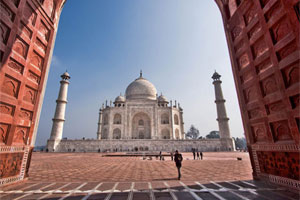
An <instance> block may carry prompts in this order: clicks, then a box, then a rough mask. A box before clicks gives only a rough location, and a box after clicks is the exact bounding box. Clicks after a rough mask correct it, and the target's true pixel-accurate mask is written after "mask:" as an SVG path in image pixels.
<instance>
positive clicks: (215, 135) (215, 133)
mask: <svg viewBox="0 0 300 200" xmlns="http://www.w3.org/2000/svg"><path fill="white" fill-rule="evenodd" d="M206 138H207V139H214V138H220V134H219V131H211V132H209V134H208V135H206Z"/></svg>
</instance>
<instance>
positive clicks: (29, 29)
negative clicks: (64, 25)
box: [0, 0, 64, 184]
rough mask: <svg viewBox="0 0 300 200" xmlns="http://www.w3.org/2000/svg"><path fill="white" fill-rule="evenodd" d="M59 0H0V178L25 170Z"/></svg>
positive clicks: (5, 180) (17, 176) (7, 178)
mask: <svg viewBox="0 0 300 200" xmlns="http://www.w3.org/2000/svg"><path fill="white" fill-rule="evenodd" d="M41 2H42V3H43V5H42V4H41ZM63 2H64V1H63V0H44V1H40V0H13V1H12V0H1V1H0V13H1V19H0V20H1V22H0V62H1V66H0V115H1V117H0V184H5V183H9V182H14V181H18V180H22V179H23V178H24V177H26V176H27V174H26V173H27V171H28V169H26V168H28V167H29V163H30V154H31V152H32V149H33V145H34V138H35V134H36V128H37V126H36V125H37V123H38V119H39V113H40V109H41V103H42V101H43V93H44V88H45V81H46V78H47V74H48V70H49V63H50V62H49V60H50V58H51V53H52V50H53V44H54V43H53V42H54V38H55V34H56V30H57V24H58V19H59V15H60V10H61V6H62V5H63Z"/></svg>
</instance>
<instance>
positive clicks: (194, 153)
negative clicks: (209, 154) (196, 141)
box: [192, 149, 196, 160]
mask: <svg viewBox="0 0 300 200" xmlns="http://www.w3.org/2000/svg"><path fill="white" fill-rule="evenodd" d="M192 150H193V156H194V160H195V159H196V150H195V149H192Z"/></svg>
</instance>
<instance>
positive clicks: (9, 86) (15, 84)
mask: <svg viewBox="0 0 300 200" xmlns="http://www.w3.org/2000/svg"><path fill="white" fill-rule="evenodd" d="M19 88H20V81H17V80H16V79H14V78H12V77H10V76H8V75H5V76H4V81H3V85H2V87H1V91H2V92H4V93H6V94H8V95H11V96H14V97H17V96H18V92H19Z"/></svg>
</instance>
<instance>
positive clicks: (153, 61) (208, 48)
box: [36, 0, 244, 145]
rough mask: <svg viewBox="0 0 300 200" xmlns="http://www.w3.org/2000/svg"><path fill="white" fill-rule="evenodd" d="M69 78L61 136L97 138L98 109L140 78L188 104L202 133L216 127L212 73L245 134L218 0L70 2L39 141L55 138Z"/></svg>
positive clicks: (239, 132)
mask: <svg viewBox="0 0 300 200" xmlns="http://www.w3.org/2000/svg"><path fill="white" fill-rule="evenodd" d="M66 69H67V70H68V72H69V73H70V75H71V80H70V85H69V93H68V104H67V110H66V122H65V127H64V133H63V137H68V138H82V137H85V138H95V137H96V131H97V120H98V111H99V108H100V106H101V105H102V103H104V102H105V100H106V99H107V100H114V98H115V97H116V96H117V95H119V94H120V93H122V94H124V92H125V89H126V87H127V86H128V85H129V84H130V83H131V82H132V81H133V80H134V79H135V78H137V77H138V76H139V71H140V69H142V70H143V74H144V77H145V78H147V79H148V80H149V81H151V82H152V83H153V84H154V85H155V86H156V88H157V91H158V92H159V94H160V93H161V92H162V93H163V94H164V95H165V96H166V97H167V98H168V99H169V100H173V101H174V100H177V101H178V102H180V104H181V106H182V107H183V109H184V122H185V131H187V130H188V129H189V127H190V126H191V124H193V125H195V126H196V128H198V129H199V130H200V134H201V135H202V136H205V135H206V134H208V133H209V132H210V131H211V130H218V124H217V121H216V117H217V114H216V106H215V103H214V99H215V97H214V87H213V84H212V79H211V76H212V74H213V72H214V70H215V69H216V70H217V71H218V72H219V73H220V74H221V75H222V78H221V79H222V81H223V83H222V87H223V94H224V97H225V99H226V108H227V114H228V117H229V118H230V124H229V125H230V129H231V134H232V136H234V137H241V136H243V133H244V131H243V127H242V122H241V117H240V110H239V106H238V101H237V95H236V92H235V85H234V81H233V75H232V70H231V64H230V58H229V54H228V48H227V44H226V39H225V34H224V28H223V23H222V19H221V15H220V12H219V10H218V8H217V5H216V4H215V2H214V1H213V0H201V1H199V0H184V1H183V0H163V1H162V0H151V1H146V0H126V1H125V0H89V1H82V0H69V1H67V3H66V4H65V6H64V9H63V11H62V14H61V19H60V23H59V28H58V33H57V38H56V43H55V48H54V54H53V58H52V64H51V68H50V73H49V78H48V83H47V88H46V94H45V98H44V103H43V108H42V113H41V119H40V124H39V129H38V135H37V140H36V145H44V144H46V141H47V139H48V138H49V136H50V131H51V126H52V120H51V119H52V118H53V116H54V111H55V106H56V104H55V100H56V99H57V95H58V90H59V81H60V75H61V74H62V73H63V72H65V70H66Z"/></svg>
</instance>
